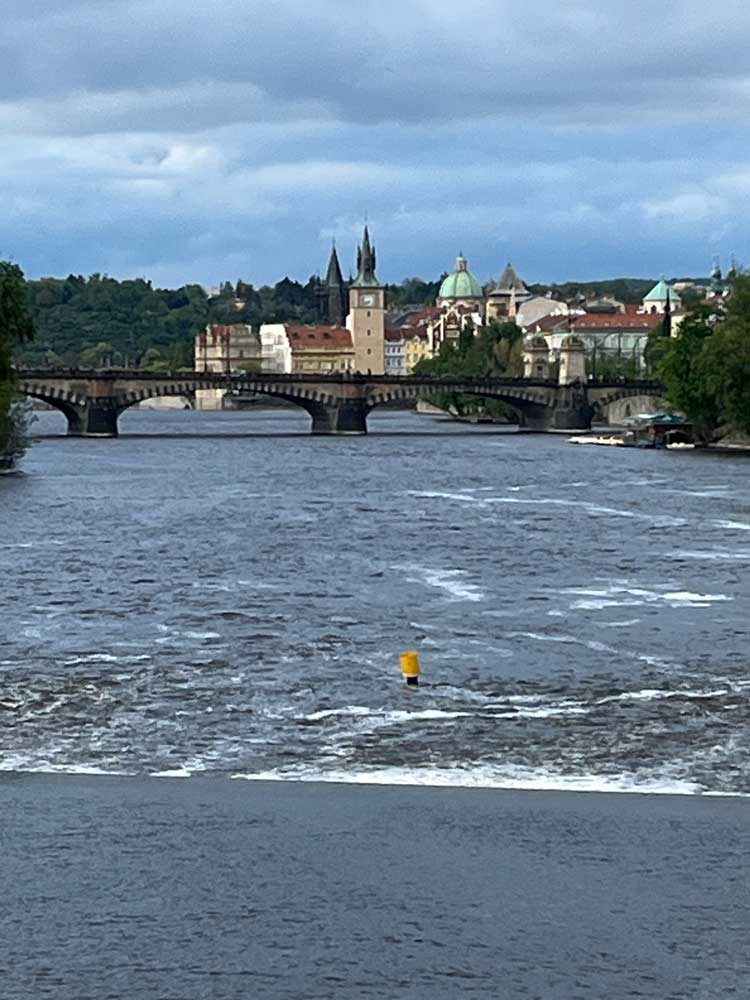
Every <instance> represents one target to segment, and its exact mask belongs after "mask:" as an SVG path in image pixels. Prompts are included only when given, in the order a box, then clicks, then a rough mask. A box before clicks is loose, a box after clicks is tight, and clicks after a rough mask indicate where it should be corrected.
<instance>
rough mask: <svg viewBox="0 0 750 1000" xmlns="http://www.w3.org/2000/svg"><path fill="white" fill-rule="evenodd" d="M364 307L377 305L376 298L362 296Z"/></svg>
mask: <svg viewBox="0 0 750 1000" xmlns="http://www.w3.org/2000/svg"><path fill="white" fill-rule="evenodd" d="M362 305H363V306H374V305H375V296H374V295H363V296H362Z"/></svg>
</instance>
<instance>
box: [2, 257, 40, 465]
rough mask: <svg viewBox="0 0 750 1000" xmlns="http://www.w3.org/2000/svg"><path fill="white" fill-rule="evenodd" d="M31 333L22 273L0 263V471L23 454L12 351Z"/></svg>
mask: <svg viewBox="0 0 750 1000" xmlns="http://www.w3.org/2000/svg"><path fill="white" fill-rule="evenodd" d="M33 332H34V327H33V323H32V320H31V315H30V312H29V304H28V291H27V287H26V279H25V278H24V274H23V271H22V270H21V268H20V267H19V266H18V265H17V264H11V263H10V262H9V261H0V468H2V467H3V466H4V467H5V468H8V467H10V466H12V465H13V464H14V462H15V461H16V459H17V458H18V457H20V455H21V454H22V453H23V451H24V450H25V445H26V442H25V435H24V432H25V427H26V425H27V419H26V413H25V410H24V409H23V408H19V407H18V406H16V405H14V400H15V378H14V375H13V367H12V365H13V351H14V349H15V348H16V346H17V345H19V344H23V343H26V342H27V341H29V340H31V337H32V335H33Z"/></svg>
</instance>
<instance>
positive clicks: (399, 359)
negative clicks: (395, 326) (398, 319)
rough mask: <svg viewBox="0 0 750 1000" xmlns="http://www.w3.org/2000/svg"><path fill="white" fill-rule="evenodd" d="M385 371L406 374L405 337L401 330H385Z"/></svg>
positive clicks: (388, 373) (392, 373)
mask: <svg viewBox="0 0 750 1000" xmlns="http://www.w3.org/2000/svg"><path fill="white" fill-rule="evenodd" d="M385 373H386V375H406V338H405V337H404V333H403V330H386V331H385Z"/></svg>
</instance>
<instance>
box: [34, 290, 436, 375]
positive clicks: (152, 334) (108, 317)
mask: <svg viewBox="0 0 750 1000" xmlns="http://www.w3.org/2000/svg"><path fill="white" fill-rule="evenodd" d="M438 288H439V282H425V281H422V280H421V279H419V278H409V279H407V280H406V281H404V282H402V283H401V284H400V285H389V286H387V295H388V301H389V304H390V305H391V306H393V307H395V308H398V307H401V306H405V305H414V304H416V305H423V304H426V303H428V302H432V301H434V298H435V295H436V294H437V291H438ZM28 291H29V302H30V308H31V314H32V318H33V323H34V328H35V331H36V335H35V337H34V340H33V342H31V343H24V345H23V346H22V347H21V348H20V350H19V352H18V356H19V360H21V361H22V362H23V363H24V364H28V365H41V366H51V367H64V368H71V367H82V368H89V367H92V368H96V367H120V366H122V367H128V366H133V367H144V368H152V369H156V370H158V369H162V370H176V369H179V368H192V367H193V344H194V338H195V336H196V334H197V333H199V332H200V331H201V330H202V329H203V328H204V327H205V326H206V324H207V323H225V324H229V323H247V324H249V325H251V326H253V327H256V328H257V327H259V326H260V325H261V324H262V323H284V322H295V323H315V322H320V321H321V319H322V313H321V309H322V304H323V298H324V296H323V295H322V286H321V282H320V280H319V279H318V278H317V277H312V278H310V279H309V281H308V282H307V283H306V284H302V283H300V282H298V281H292V280H291V279H290V278H283V279H282V280H281V281H279V282H277V283H276V284H275V285H273V286H271V285H264V286H262V287H260V288H255V287H254V286H253V285H251V284H249V283H247V282H245V281H238V282H237V284H236V285H233V284H232V283H231V282H225V283H224V284H223V285H222V286H221V288H220V289H219V291H218V294H216V295H213V296H209V295H208V293H207V292H206V290H205V289H204V288H202V287H201V286H200V285H183V286H182V287H181V288H177V289H169V288H155V287H154V286H153V285H152V284H151V282H150V281H146V280H145V279H143V278H136V279H133V280H127V281H117V280H116V279H115V278H110V277H108V276H107V275H101V274H92V275H91V276H90V277H89V278H84V277H82V276H80V275H73V274H70V275H68V277H67V278H41V279H39V280H38V281H29V282H28Z"/></svg>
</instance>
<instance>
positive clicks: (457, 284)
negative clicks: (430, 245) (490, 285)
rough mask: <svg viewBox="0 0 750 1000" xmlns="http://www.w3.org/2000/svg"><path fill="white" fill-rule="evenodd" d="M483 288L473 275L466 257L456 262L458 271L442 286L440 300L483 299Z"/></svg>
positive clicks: (450, 275)
mask: <svg viewBox="0 0 750 1000" xmlns="http://www.w3.org/2000/svg"><path fill="white" fill-rule="evenodd" d="M483 297H484V293H483V292H482V286H481V285H480V284H479V282H478V281H477V279H476V278H475V277H474V275H473V274H472V273H471V271H470V270H469V267H468V262H467V260H466V258H465V257H459V258H458V260H457V261H456V270H455V271H454V272H453V274H449V275H448V277H447V278H446V279H445V281H444V282H443V283H442V285H441V286H440V292H439V294H438V298H439V299H481V298H483Z"/></svg>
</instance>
